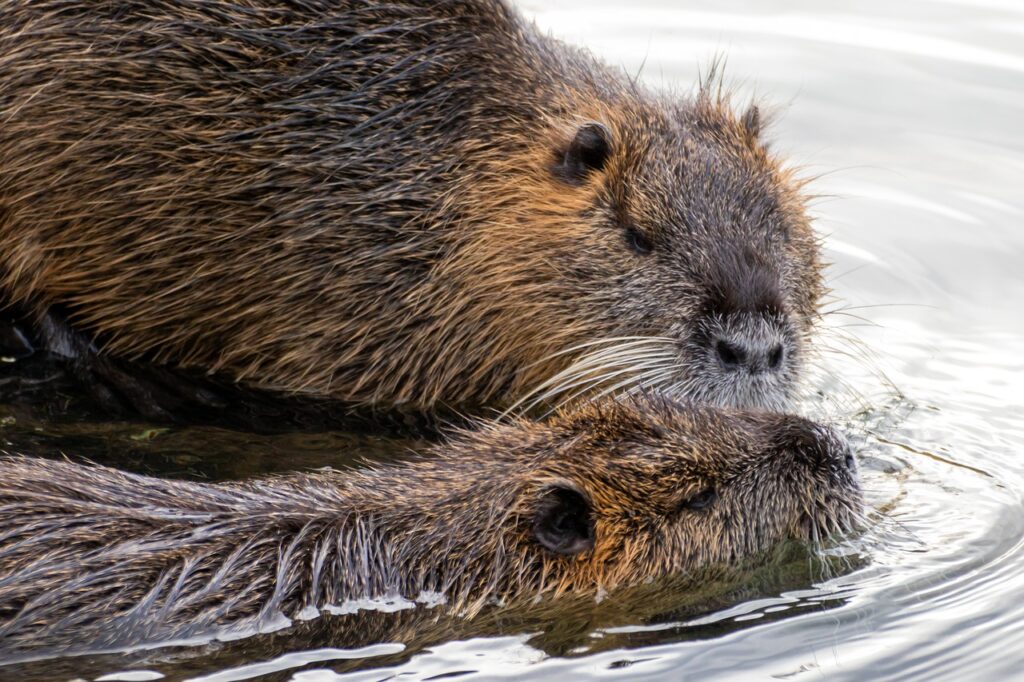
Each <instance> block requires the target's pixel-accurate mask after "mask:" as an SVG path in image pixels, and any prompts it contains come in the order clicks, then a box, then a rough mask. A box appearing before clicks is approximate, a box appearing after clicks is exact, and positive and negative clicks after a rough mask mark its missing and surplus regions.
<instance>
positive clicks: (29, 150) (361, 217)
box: [0, 0, 822, 410]
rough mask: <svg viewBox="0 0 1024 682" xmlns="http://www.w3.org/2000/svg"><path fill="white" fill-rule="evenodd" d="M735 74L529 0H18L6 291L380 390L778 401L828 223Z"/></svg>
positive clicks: (136, 349) (267, 381) (134, 355)
mask: <svg viewBox="0 0 1024 682" xmlns="http://www.w3.org/2000/svg"><path fill="white" fill-rule="evenodd" d="M717 88H718V86H717V85H716V84H715V80H714V79H711V81H710V82H709V83H706V84H705V85H704V87H703V88H702V89H701V90H700V92H699V93H698V94H697V95H696V96H694V97H684V98H674V97H668V96H665V95H661V94H658V93H654V92H651V91H649V90H648V89H646V88H644V87H643V86H641V85H639V84H638V83H637V82H635V80H633V79H630V78H629V77H627V76H626V75H625V74H624V73H622V72H621V71H620V70H618V69H612V68H609V67H607V66H605V65H603V64H601V63H600V62H599V61H597V60H595V59H594V58H593V57H592V56H590V55H589V54H587V53H585V52H582V51H580V50H576V49H573V48H571V47H568V46H566V45H564V44H563V43H560V42H558V41H556V40H554V39H552V38H549V37H547V36H545V35H542V34H541V33H540V32H538V31H537V30H536V29H535V27H534V26H532V25H531V24H530V23H529V22H527V21H524V20H523V19H522V18H521V17H520V16H519V15H518V14H517V13H516V12H515V11H514V10H513V9H511V8H510V7H509V6H508V5H506V4H505V3H504V2H502V1H501V0H443V1H441V2H409V1H408V0H398V1H396V2H391V1H384V0H330V1H329V2H327V1H322V0H314V1H311V2H302V3H281V2H277V1H276V0H246V1H245V2H227V1H223V0H204V1H202V2H199V1H197V0H128V1H125V2H117V3H104V2H91V1H89V0H78V1H70V2H69V1H68V0H9V1H7V2H4V3H0V120H2V121H3V125H2V126H0V298H6V299H7V301H8V302H9V303H12V304H17V305H19V306H21V307H23V308H26V309H29V310H31V311H32V315H34V316H36V318H37V320H39V321H40V326H41V327H42V328H43V330H44V333H43V334H42V336H44V337H46V338H47V342H48V344H49V345H51V346H53V347H56V348H57V349H63V350H64V351H67V352H77V353H82V352H95V349H92V348H90V346H89V343H85V344H80V345H78V346H75V345H73V344H69V343H68V342H67V339H68V338H69V336H68V335H67V334H65V333H63V332H62V331H60V330H56V331H55V330H54V329H52V324H50V322H52V320H54V319H66V321H67V324H68V325H70V327H71V329H73V330H76V333H78V334H80V335H82V336H83V337H84V338H86V339H88V340H90V341H91V343H93V344H94V346H95V348H98V349H99V352H101V353H102V354H103V355H105V356H108V357H113V358H122V359H129V360H141V361H146V362H150V363H157V364H162V365H165V366H168V367H173V368H188V369H191V370H198V371H200V372H205V373H212V374H216V375H218V376H223V377H227V378H228V379H230V380H232V381H237V382H241V383H244V384H246V385H248V386H251V387H257V388H263V389H275V390H281V391H287V392H300V393H306V394H313V395H316V396H325V397H329V398H332V399H339V400H342V401H347V402H352V403H360V404H369V405H378V406H395V405H407V406H412V407H414V408H425V409H428V410H429V409H430V408H433V407H435V406H438V405H441V404H444V405H448V406H453V407H456V408H459V409H461V410H472V409H475V408H479V407H480V406H484V405H491V406H502V405H505V406H507V405H510V404H512V403H515V402H516V401H517V400H519V399H523V398H531V399H532V398H558V397H566V396H571V395H573V394H575V393H583V394H586V393H595V392H601V391H606V390H609V391H611V390H616V389H621V388H625V387H628V386H633V385H641V386H647V387H661V388H664V389H667V390H673V391H675V392H678V393H680V394H682V395H685V396H687V397H689V398H693V399H697V400H701V401H705V402H708V403H711V404H718V405H733V406H762V407H778V406H780V405H782V404H783V403H784V402H785V400H786V398H787V396H788V395H789V394H790V393H791V391H792V389H793V386H794V382H795V380H796V378H797V375H798V373H799V369H800V367H801V365H802V363H803V362H804V357H805V355H806V352H805V347H804V346H805V342H806V337H807V335H808V334H809V333H810V331H811V328H812V324H813V321H814V319H815V313H816V305H817V301H818V298H819V296H820V294H821V293H822V282H821V275H820V270H821V266H820V262H819V257H818V246H817V243H816V239H815V236H814V235H813V233H812V231H811V228H810V226H809V222H808V218H807V216H806V214H805V210H804V204H803V201H802V198H801V196H800V193H799V189H800V184H799V183H798V182H797V181H796V180H795V179H794V177H793V176H792V174H791V172H790V171H788V170H786V169H785V168H784V167H783V166H782V165H781V163H780V161H779V159H777V158H776V157H775V156H774V155H773V154H771V153H769V151H768V150H767V149H766V147H765V145H764V144H763V142H762V140H761V136H760V116H759V114H758V111H757V109H756V108H751V109H750V110H748V111H747V112H746V113H744V114H741V115H737V114H734V112H733V111H731V110H730V108H729V106H728V103H727V102H726V101H725V99H724V98H723V97H722V96H721V95H720V93H719V91H718V89H717ZM47 321H49V322H47ZM121 379H124V380H130V377H124V376H123V377H121Z"/></svg>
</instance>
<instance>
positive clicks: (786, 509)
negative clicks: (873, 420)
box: [447, 398, 861, 599]
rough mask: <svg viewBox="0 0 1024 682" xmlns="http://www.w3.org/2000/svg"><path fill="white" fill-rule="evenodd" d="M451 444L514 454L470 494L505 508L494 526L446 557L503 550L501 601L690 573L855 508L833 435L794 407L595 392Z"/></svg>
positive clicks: (849, 475) (815, 531)
mask: <svg viewBox="0 0 1024 682" xmlns="http://www.w3.org/2000/svg"><path fill="white" fill-rule="evenodd" d="M517 442H519V443H521V445H519V446H518V447H516V446H515V445H514V444H515V443H517ZM455 452H456V455H455V456H457V457H464V456H465V455H464V453H466V452H484V453H487V456H488V457H492V458H494V459H495V460H496V461H497V462H501V461H503V460H506V457H507V456H511V457H513V458H514V460H513V462H514V464H513V465H512V467H514V470H515V472H516V474H515V475H512V474H511V471H512V467H510V468H509V469H508V470H507V471H509V473H508V474H505V475H501V476H497V477H494V479H493V480H491V481H488V482H486V483H484V485H485V486H487V487H488V488H490V489H489V490H487V491H486V492H485V491H484V490H480V496H479V497H475V496H474V499H477V500H480V501H481V502H482V501H483V500H488V502H487V503H485V504H486V506H487V507H489V508H491V509H492V510H507V512H500V511H497V512H496V511H492V512H491V513H498V514H502V513H504V514H507V516H504V518H503V519H502V520H501V521H500V522H498V523H497V526H498V527H497V528H495V527H494V526H493V525H491V526H490V527H488V528H486V529H483V528H479V527H476V526H475V523H473V522H470V523H469V524H468V528H469V529H470V530H469V531H468V532H470V533H472V534H473V537H474V538H475V539H474V540H471V539H470V537H467V538H466V545H467V547H470V548H472V549H470V550H469V551H467V552H465V553H460V554H459V555H457V560H458V561H464V562H465V565H466V566H467V567H471V566H475V565H476V560H477V557H476V553H477V552H480V555H481V556H482V557H485V561H486V562H487V563H488V564H490V563H491V562H493V561H494V559H495V557H501V561H500V562H499V564H500V563H503V564H505V566H504V567H503V568H502V569H500V570H499V571H497V573H498V574H500V575H501V576H502V577H503V578H506V579H507V580H506V581H504V582H502V583H499V584H496V585H495V586H494V589H495V590H496V591H497V592H498V595H499V596H500V597H502V598H503V599H507V598H512V597H514V596H515V595H517V594H518V595H522V594H523V593H524V592H525V593H526V594H527V595H531V594H535V593H542V592H555V593H561V592H580V591H582V592H584V593H588V592H591V591H594V590H597V589H602V588H604V589H611V588H613V587H617V586H623V585H635V584H638V583H642V582H644V581H647V580H650V579H654V578H660V577H666V576H671V575H674V574H689V575H693V576H694V577H695V578H696V577H697V576H699V575H700V574H701V572H702V571H704V570H707V569H714V568H721V567H725V566H735V565H737V564H740V563H743V562H749V561H756V560H757V558H758V557H759V556H761V555H763V554H765V553H767V552H768V550H770V549H772V548H773V547H775V546H776V545H778V544H779V543H780V542H782V541H783V540H785V539H787V538H793V539H798V540H799V539H804V540H806V539H812V540H819V539H821V538H824V537H827V536H829V535H831V534H833V533H835V532H839V531H842V530H845V529H849V528H850V527H851V526H852V524H853V523H854V520H855V519H857V518H859V515H860V505H861V497H860V489H859V484H858V482H857V476H856V464H855V460H854V457H853V455H852V454H851V452H850V450H849V447H848V446H847V445H846V443H845V440H844V439H843V438H842V437H841V436H839V435H838V434H837V433H836V432H834V431H833V430H832V429H830V428H828V427H824V426H821V425H819V424H815V423H813V422H809V421H807V420H805V419H802V418H799V417H793V416H786V415H777V414H771V413H767V412H764V413H762V412H744V411H734V410H720V409H709V408H688V407H686V408H684V407H682V406H680V405H679V404H676V403H672V402H669V401H665V400H663V399H647V398H643V399H637V400H633V399H626V400H620V401H613V402H608V401H604V402H602V403H600V404H597V405H591V406H586V407H584V408H582V409H581V410H577V411H575V412H573V413H572V414H562V415H559V416H557V417H556V418H554V419H552V420H550V421H548V422H547V423H546V424H544V425H540V426H529V427H527V426H526V425H524V424H517V425H512V426H494V427H489V428H486V429H483V430H479V431H476V432H473V433H470V434H467V435H465V436H464V437H463V438H462V439H461V440H460V441H459V442H458V444H457V447H456V449H455ZM454 464H455V463H454V462H451V461H450V460H448V462H447V465H448V466H453V465H454ZM465 522H466V520H465V519H463V520H461V521H460V524H462V523H465ZM491 523H492V524H493V523H494V520H493V519H492V520H491ZM496 530H497V533H496V532H495V531H496ZM480 543H483V544H482V545H481V544H480ZM492 575H493V574H492Z"/></svg>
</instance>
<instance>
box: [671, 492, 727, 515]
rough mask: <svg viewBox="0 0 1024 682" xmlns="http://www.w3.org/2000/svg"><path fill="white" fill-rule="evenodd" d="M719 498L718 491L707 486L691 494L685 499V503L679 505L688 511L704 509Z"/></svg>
mask: <svg viewBox="0 0 1024 682" xmlns="http://www.w3.org/2000/svg"><path fill="white" fill-rule="evenodd" d="M717 499H718V492H717V491H716V490H715V489H714V488H705V489H704V490H701V491H700V492H699V493H697V494H696V495H691V496H690V497H688V498H686V499H685V500H683V503H682V504H681V505H679V508H680V509H685V510H687V511H696V512H699V511H704V510H705V509H707V508H708V507H710V506H711V505H712V504H714V503H715V500H717Z"/></svg>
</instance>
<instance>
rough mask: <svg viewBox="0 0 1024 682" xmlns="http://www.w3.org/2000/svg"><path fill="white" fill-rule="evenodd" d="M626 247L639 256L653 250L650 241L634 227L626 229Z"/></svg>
mask: <svg viewBox="0 0 1024 682" xmlns="http://www.w3.org/2000/svg"><path fill="white" fill-rule="evenodd" d="M626 245H627V246H629V248H630V250H632V251H633V252H634V253H638V254H640V255H641V256H646V255H647V254H649V253H650V252H651V250H652V249H653V248H654V245H653V244H651V240H650V239H648V238H647V236H646V235H644V233H642V232H641V231H640V230H638V229H636V228H635V227H627V228H626Z"/></svg>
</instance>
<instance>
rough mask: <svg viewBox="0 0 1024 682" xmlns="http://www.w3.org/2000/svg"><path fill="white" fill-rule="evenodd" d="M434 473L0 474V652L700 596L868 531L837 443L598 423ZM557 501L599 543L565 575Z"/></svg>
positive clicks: (458, 446)
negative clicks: (857, 528)
mask: <svg viewBox="0 0 1024 682" xmlns="http://www.w3.org/2000/svg"><path fill="white" fill-rule="evenodd" d="M431 454H432V455H434V456H433V457H431V458H427V459H415V460H412V461H409V462H406V463H404V464H398V465H391V466H382V467H376V468H369V469H364V470H356V471H344V472H341V471H328V472H319V473H310V474H292V475H287V476H280V477H276V478H268V479H255V480H251V481H246V482H240V483H225V484H201V483H191V482H182V481H167V480H159V479H153V478H147V477H143V476H138V475H133V474H128V473H122V472H119V471H116V470H113V469H108V468H103V467H93V466H90V467H87V466H81V465H76V464H72V463H68V462H57V461H46V460H38V459H28V458H18V457H7V458H4V459H2V460H0V473H2V476H0V653H3V652H6V653H7V654H8V655H13V654H14V653H15V652H18V651H21V650H22V649H25V650H28V649H32V648H42V647H48V648H55V649H57V650H62V651H81V650H97V649H111V648H117V647H123V646H129V645H133V644H139V643H144V642H166V641H167V640H175V639H182V638H193V637H201V636H208V635H209V634H210V633H211V632H216V631H218V629H219V630H221V631H222V630H223V629H224V628H225V627H228V626H234V627H240V628H243V629H245V628H249V629H251V628H254V627H259V626H262V625H266V624H267V623H268V622H273V621H274V619H275V618H279V617H280V614H284V615H286V616H288V617H290V618H294V617H295V616H296V615H297V614H298V613H299V611H301V610H302V609H303V608H304V607H315V608H318V609H319V608H324V607H325V605H331V604H334V605H338V604H341V603H343V602H345V600H348V599H357V598H362V597H367V596H369V597H379V596H387V595H400V596H402V597H406V598H409V599H415V598H416V597H417V596H418V595H420V594H422V593H423V592H425V591H430V592H437V593H440V594H442V595H443V596H444V597H445V599H446V600H447V604H448V607H449V608H450V609H452V610H453V611H454V612H456V613H462V614H473V613H475V612H477V611H479V610H480V609H481V608H482V607H483V606H484V605H485V604H489V603H494V602H500V603H512V602H520V603H521V602H523V601H524V600H529V599H531V598H534V597H541V596H545V597H558V596H560V595H568V594H572V595H577V596H585V595H593V594H595V593H596V592H598V591H600V590H602V589H607V590H611V589H613V588H617V587H627V586H630V585H637V584H640V583H643V582H644V581H647V580H649V579H654V578H659V577H664V576H672V575H677V574H682V575H689V576H692V579H699V578H697V577H696V576H699V575H700V571H701V570H703V569H708V568H710V567H713V566H722V565H735V564H737V563H739V562H743V561H748V560H753V559H756V558H757V557H758V556H760V555H762V554H763V553H765V552H767V551H768V550H770V549H771V548H773V547H774V546H776V545H777V544H778V543H779V542H781V541H782V540H784V539H786V538H790V537H795V538H811V539H818V538H821V537H824V536H826V535H827V534H829V533H831V532H833V531H836V530H840V529H844V528H848V527H849V526H850V524H851V523H852V520H853V519H854V518H856V517H857V515H858V514H859V511H858V506H859V504H860V493H859V488H858V484H857V481H856V475H855V473H854V471H853V467H852V464H851V461H852V458H850V455H849V450H848V449H847V448H846V446H845V445H844V444H843V442H842V441H841V440H838V439H837V438H836V436H835V435H834V434H832V433H831V432H830V431H829V430H828V429H826V428H824V427H819V426H816V425H814V424H811V423H809V422H807V421H805V420H802V419H800V418H797V417H789V416H779V415H772V414H769V413H747V412H737V411H715V410H711V409H688V408H684V407H682V406H680V405H677V404H673V403H669V402H665V401H662V400H660V399H652V400H641V401H629V402H625V403H623V402H613V403H603V404H598V405H595V406H590V407H587V408H585V409H583V410H582V411H579V412H574V413H565V414H560V415H559V416H557V417H555V418H554V419H552V420H550V421H548V422H545V423H540V424H538V423H531V422H526V421H519V422H516V423H513V424H506V425H498V424H487V425H483V426H482V427H481V428H480V429H479V430H477V431H474V432H463V433H460V434H459V435H458V436H457V437H456V438H455V439H454V440H452V441H450V442H449V443H447V444H444V445H441V446H438V447H437V448H436V449H435V450H434V451H433V452H432V453H431ZM709 490H713V491H714V492H715V495H716V496H715V497H710V498H709V497H708V496H707V491H709ZM566 497H569V498H572V499H574V500H577V499H578V500H581V501H582V503H581V504H582V505H583V506H582V507H581V509H583V510H584V511H582V512H578V513H577V512H576V511H572V508H566V509H568V510H569V511H568V512H566V513H568V514H569V518H570V519H577V520H578V519H582V518H584V517H585V518H586V519H587V521H588V523H589V524H590V528H591V529H592V532H591V534H590V536H589V537H590V542H589V543H588V544H586V545H582V546H579V547H576V548H574V549H572V550H570V551H568V553H562V554H559V553H555V552H553V551H550V550H549V549H548V547H550V546H551V545H549V544H544V542H545V541H544V537H545V536H544V535H542V531H541V528H542V525H543V524H541V523H540V520H543V519H555V520H556V523H555V526H557V525H558V524H559V523H562V521H564V517H563V516H560V515H554V516H549V510H551V509H552V503H553V501H555V500H559V499H563V498H566ZM699 500H703V502H704V503H706V504H704V503H700V504H698V501H699ZM563 511H564V510H563Z"/></svg>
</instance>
